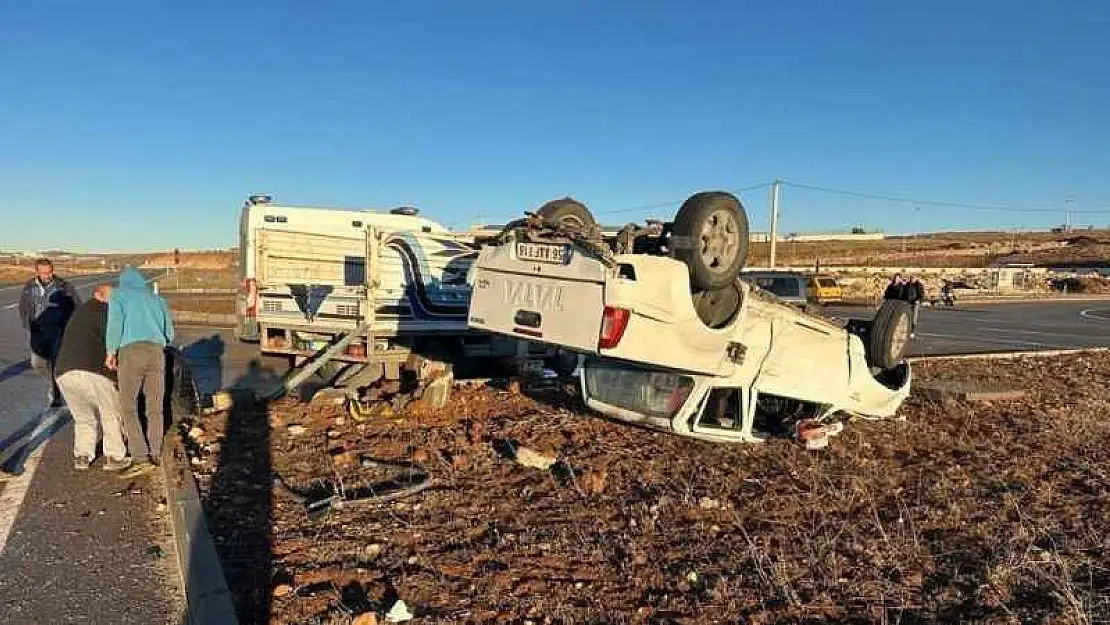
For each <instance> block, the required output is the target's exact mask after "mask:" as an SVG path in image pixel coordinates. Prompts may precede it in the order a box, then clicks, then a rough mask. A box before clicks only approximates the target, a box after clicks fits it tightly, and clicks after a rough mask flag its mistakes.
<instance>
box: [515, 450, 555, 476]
mask: <svg viewBox="0 0 1110 625" xmlns="http://www.w3.org/2000/svg"><path fill="white" fill-rule="evenodd" d="M514 451H515V453H514V456H513V459H514V460H516V463H517V464H519V465H521V466H525V467H530V468H533V469H540V470H541V471H547V470H548V469H550V468H551V467H552V466H554V464H555V462H556V461H557V458H555V457H554V456H548V455H545V454H541V453H540V452H538V451H533V450H531V449H528V448H527V447H517V448H516V449H515V450H514Z"/></svg>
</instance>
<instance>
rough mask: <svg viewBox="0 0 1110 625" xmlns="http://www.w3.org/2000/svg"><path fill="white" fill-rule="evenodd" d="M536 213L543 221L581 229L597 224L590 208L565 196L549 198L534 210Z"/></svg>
mask: <svg viewBox="0 0 1110 625" xmlns="http://www.w3.org/2000/svg"><path fill="white" fill-rule="evenodd" d="M536 215H537V216H538V217H539V218H540V219H542V220H544V221H553V222H557V223H561V224H563V225H567V226H576V227H579V228H582V229H587V228H591V227H594V226H596V225H597V221H595V220H594V216H593V215H591V214H590V209H588V208H586V205H585V204H583V203H581V202H579V201H578V200H575V199H572V198H569V197H565V198H562V199H559V200H551V201H550V202H548V203H547V204H544V205H543V206H541V207H540V208H539V210H537V211H536Z"/></svg>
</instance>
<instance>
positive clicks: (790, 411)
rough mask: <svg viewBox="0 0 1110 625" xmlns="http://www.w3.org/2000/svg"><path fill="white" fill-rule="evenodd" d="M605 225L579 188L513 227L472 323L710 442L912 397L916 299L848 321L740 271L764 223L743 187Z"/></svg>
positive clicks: (483, 269) (621, 408)
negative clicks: (746, 202)
mask: <svg viewBox="0 0 1110 625" xmlns="http://www.w3.org/2000/svg"><path fill="white" fill-rule="evenodd" d="M598 233H599V228H598V227H597V225H596V223H595V222H594V220H593V218H592V216H591V215H590V214H589V212H588V210H586V208H585V206H583V205H581V204H579V203H578V202H575V201H574V200H571V199H569V198H568V199H563V200H555V201H553V202H549V203H548V204H546V205H544V206H543V207H542V208H541V209H540V210H539V211H538V212H537V213H536V214H535V215H531V216H529V217H528V218H526V219H522V220H519V221H517V222H514V223H512V224H509V225H508V226H506V228H505V230H504V231H503V232H502V234H501V236H500V237H498V239H497V240H496V241H494V242H493V244H491V245H487V246H486V247H484V248H483V249H482V250H481V252H480V254H479V256H478V259H477V261H476V262H475V264H474V267H473V274H472V276H471V279H472V280H473V285H474V290H473V295H472V299H471V302H470V313H469V321H468V323H469V325H470V327H472V328H475V329H480V330H485V331H488V332H494V333H498V334H502V335H505V336H512V337H515V338H522V339H527V340H531V341H537V342H541V343H547V344H550V345H555V346H559V347H563V348H565V349H569V350H573V351H576V352H579V353H580V354H583V355H585V356H586V357H585V359H584V361H583V366H582V367H581V383H582V392H583V395H584V397H585V400H586V403H587V405H589V406H590V407H591V408H593V409H595V410H597V411H599V412H601V413H603V414H605V415H608V416H610V417H614V418H616V419H621V420H624V421H629V422H635V423H639V424H643V425H648V426H651V427H656V428H660V429H664V430H667V431H671V432H675V433H678V434H682V435H687V436H692V437H696V438H703V439H708V440H715V441H751V442H755V441H759V440H762V439H763V438H764V437H765V436H764V435H763V434H762V433H761V430H764V429H765V427H763V426H764V425H765V424H767V423H770V422H773V421H778V422H779V423H782V422H783V421H789V420H790V419H792V418H794V417H797V416H803V415H804V416H809V417H814V416H816V417H818V418H824V417H828V416H830V415H832V414H834V413H836V412H841V411H842V412H846V413H853V414H859V415H865V416H870V417H879V418H882V417H890V416H892V415H894V414H895V412H896V411H897V410H898V408H899V407H900V406H901V404H902V402H903V401H904V400H905V398H906V397H907V395H908V394H909V389H910V378H911V375H910V369H909V366H908V364H907V363H906V362H905V360H904V359H903V354H904V352H905V348H906V344H907V342H908V339H909V331H910V308H909V305H908V304H906V303H905V302H895V301H888V302H886V303H885V304H884V305H883V306H882V307H881V308H880V309H879V311H878V313H877V314H876V316H875V317H874V319H873V320H871V321H859V320H853V321H850V322H849V323H848V325H847V327H841V326H839V325H836V324H834V323H832V322H830V321H828V320H825V319H822V318H820V317H817V316H813V315H809V314H806V313H804V312H802V311H800V310H798V309H797V308H795V307H792V306H788V305H785V304H781V303H778V302H777V301H775V298H774V297H773V296H771V295H769V294H765V293H763V292H761V291H760V290H759V289H758V288H754V287H752V286H750V285H749V284H747V283H745V282H742V281H740V280H739V279H737V276H738V274H739V272H740V270H741V268H742V267H743V265H744V262H745V261H746V259H747V247H748V225H747V217H746V215H745V213H744V210H743V208H742V207H741V205H740V202H739V200H737V199H736V198H735V197H734V196H732V195H731V194H728V193H723V192H706V193H699V194H696V195H694V196H692V197H691V198H690V199H689V200H687V201H686V202H685V203H684V204H683V205H682V207H681V208H680V209H679V212H678V214H677V216H676V218H675V220H674V222H672V223H668V224H665V225H664V226H663V227H662V228H661V229H660V228H650V229H640V228H638V227H633V226H630V227H626V229H625V230H623V231H622V232H621V233H619V234H618V235H617V237H615V240H610V241H604V240H602V238H601V237H600V236H599V234H598ZM757 425H758V426H760V427H757Z"/></svg>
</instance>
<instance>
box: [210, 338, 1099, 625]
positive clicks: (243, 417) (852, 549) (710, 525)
mask: <svg viewBox="0 0 1110 625" xmlns="http://www.w3.org/2000/svg"><path fill="white" fill-rule="evenodd" d="M915 374H916V376H917V378H918V381H919V383H921V382H922V381H925V382H926V383H927V381H929V380H953V379H954V380H962V381H971V382H974V383H975V384H976V385H977V386H978V387H980V388H983V387H985V388H991V389H1005V388H1020V389H1025V390H1026V391H1027V395H1026V397H1025V398H1024V399H1022V400H1020V401H1016V402H1012V403H1004V402H1003V403H964V402H959V401H951V400H945V401H944V402H934V401H932V400H927V399H925V398H924V397H923V396H920V395H915V396H914V397H912V398H911V400H910V401H909V402H908V403H907V405H906V406H905V407H904V408H903V410H902V411H901V414H900V416H901V417H903V418H904V419H903V420H897V421H885V422H866V421H861V422H854V423H852V424H850V425H849V426H848V428H847V429H846V430H845V432H844V433H843V434H841V435H840V436H839V437H838V438H836V439H834V441H833V444H832V446H831V447H830V448H828V449H827V450H824V451H820V452H807V451H804V450H803V449H802V448H801V447H800V446H799V445H797V444H796V443H793V442H791V441H789V440H785V439H781V440H774V441H772V442H769V443H767V444H765V445H761V446H729V445H719V444H709V443H701V442H695V441H691V440H686V439H682V438H679V437H675V436H671V435H667V434H661V433H655V432H650V431H645V430H640V429H637V428H633V427H629V426H626V425H622V424H615V423H610V422H608V421H605V420H603V419H600V418H597V417H594V416H586V415H583V414H579V413H578V412H579V410H578V407H577V403H576V401H575V400H574V398H573V397H572V395H571V394H570V392H569V391H567V390H566V389H555V390H549V391H545V392H535V393H527V392H526V393H525V394H517V393H513V392H509V391H502V390H496V389H492V388H480V389H476V390H461V391H457V395H456V398H455V400H454V401H453V405H452V406H451V408H450V409H448V410H442V411H434V410H423V409H421V408H419V407H414V408H413V409H411V410H410V411H408V412H405V413H403V414H401V415H399V416H396V417H393V418H390V417H375V418H372V419H369V420H366V421H364V422H359V421H356V420H354V419H353V418H352V417H351V416H350V415H347V414H346V413H345V411H344V410H343V409H342V408H341V407H334V406H323V405H320V406H306V405H298V404H294V403H290V402H288V401H282V402H279V403H275V404H273V405H270V406H266V405H263V404H251V403H250V402H247V401H245V400H243V401H241V402H240V403H239V404H238V405H237V407H236V408H235V409H234V410H233V412H231V413H230V414H223V413H220V414H216V415H214V416H211V417H208V418H206V419H204V420H203V422H202V423H200V427H201V428H202V429H203V431H200V430H194V431H193V434H194V437H193V438H192V439H191V442H190V444H189V447H190V450H189V453H190V454H191V456H192V457H193V458H195V460H194V463H195V466H194V469H195V472H196V474H197V475H198V477H199V481H200V484H201V488H202V492H203V496H204V497H205V498H206V510H207V513H208V516H209V520H210V522H211V527H212V530H213V532H214V534H215V537H216V540H217V544H218V549H219V552H220V554H221V558H222V559H223V563H224V565H225V570H226V572H227V575H228V578H229V580H230V582H231V585H232V588H233V592H234V593H235V597H236V602H237V605H238V609H239V611H240V615H241V617H242V622H243V623H245V624H249V623H267V622H270V623H349V622H351V619H352V618H353V617H354V616H355V615H358V614H362V613H368V612H377V613H378V614H379V615H381V614H382V613H383V612H384V611H385V610H386V609H388V608H389V607H390V604H392V603H393V601H395V600H396V599H397V598H398V597H399V598H401V599H403V600H404V601H405V602H406V603H407V604H408V606H409V607H410V608H411V609H412V610H413V611H414V612H415V613H416V615H417V620H416V621H415V622H421V623H448V622H458V623H464V622H465V623H486V622H507V623H523V622H529V621H531V622H534V623H691V624H693V623H737V622H746V623H798V622H809V623H829V622H841V623H923V622H944V623H954V622H973V623H1076V624H1080V623H1094V622H1106V621H1107V620H1108V619H1110V539H1108V538H1107V536H1110V520H1108V519H1110V497H1107V496H1106V491H1107V488H1108V487H1110V452H1108V451H1107V447H1106V445H1105V441H1106V440H1107V436H1108V435H1110V426H1108V425H1107V420H1106V419H1105V418H1104V417H1105V415H1106V414H1107V412H1108V409H1110V399H1108V398H1107V396H1106V394H1105V390H1104V389H1105V388H1106V385H1107V383H1108V382H1110V355H1104V354H1103V355H1084V356H1073V357H1066V358H1051V359H1047V358H1046V359H1022V360H1012V361H956V362H946V363H932V364H925V365H921V366H918V367H917V369H916V372H915ZM526 390H527V389H526ZM528 395H531V397H529V396H528ZM507 446H511V447H514V448H516V449H518V450H519V449H520V448H529V449H533V450H537V451H539V452H541V453H546V454H551V455H553V456H556V457H557V458H559V463H557V464H556V465H555V466H554V467H552V469H551V470H547V471H542V470H537V469H533V468H528V467H525V466H522V465H520V464H518V463H516V462H514V461H513V460H511V459H509V458H508V457H506V454H505V449H506V447H507ZM361 453H365V454H368V455H369V456H372V457H374V458H378V459H386V460H399V461H404V462H412V463H414V464H415V465H418V466H420V467H423V468H424V469H426V470H427V471H428V472H429V473H430V474H431V475H432V477H433V479H434V485H433V487H432V488H431V489H429V490H427V491H424V492H423V493H421V494H419V495H416V496H414V497H411V498H408V499H405V500H401V501H396V502H392V503H385V504H375V505H370V506H361V507H349V508H346V509H343V510H333V511H331V512H330V513H329V514H326V515H325V516H323V517H322V518H316V519H310V518H308V516H307V515H306V511H305V508H304V506H303V505H302V504H300V503H296V502H293V501H291V500H289V499H288V498H287V497H284V496H283V495H282V491H281V490H280V489H272V488H271V479H272V477H273V476H275V475H276V476H279V477H281V478H282V479H284V480H286V481H287V482H290V483H292V484H309V485H311V484H314V483H315V484H323V483H324V482H325V481H326V480H332V479H334V477H335V476H336V475H340V476H343V479H344V482H343V483H344V484H346V486H347V487H348V488H351V487H353V486H354V485H355V484H357V483H358V482H359V480H365V479H369V478H368V477H367V476H366V475H365V470H360V469H358V466H359V463H358V458H359V454H361ZM314 480H316V481H315V482H314Z"/></svg>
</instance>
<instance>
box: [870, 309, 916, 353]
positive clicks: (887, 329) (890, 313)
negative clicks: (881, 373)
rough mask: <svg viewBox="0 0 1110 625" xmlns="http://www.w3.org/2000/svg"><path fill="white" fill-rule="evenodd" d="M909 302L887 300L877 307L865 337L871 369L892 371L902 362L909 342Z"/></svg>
mask: <svg viewBox="0 0 1110 625" xmlns="http://www.w3.org/2000/svg"><path fill="white" fill-rule="evenodd" d="M911 314H912V313H911V306H910V303H909V302H904V301H902V300H893V299H888V300H886V301H884V302H883V305H882V306H880V307H879V312H877V313H875V318H874V320H872V322H871V328H870V331H869V332H868V336H867V358H868V360H869V361H870V364H871V366H872V367H878V368H880V369H893V368H894V367H896V366H898V363H900V362H902V357H903V356H904V355H905V353H906V346H907V345H908V344H909V342H910V315H911Z"/></svg>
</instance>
